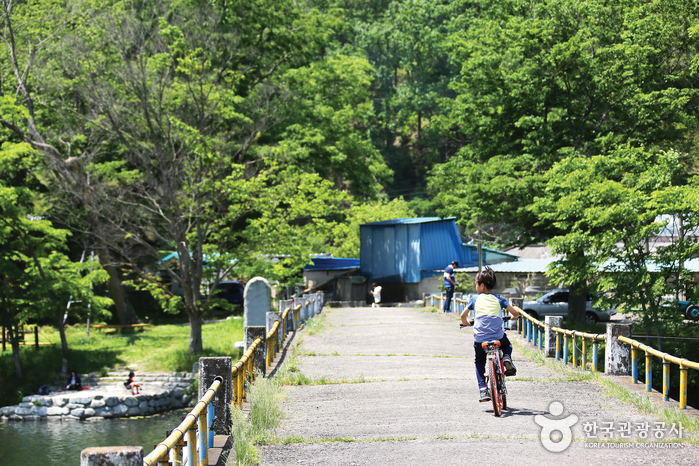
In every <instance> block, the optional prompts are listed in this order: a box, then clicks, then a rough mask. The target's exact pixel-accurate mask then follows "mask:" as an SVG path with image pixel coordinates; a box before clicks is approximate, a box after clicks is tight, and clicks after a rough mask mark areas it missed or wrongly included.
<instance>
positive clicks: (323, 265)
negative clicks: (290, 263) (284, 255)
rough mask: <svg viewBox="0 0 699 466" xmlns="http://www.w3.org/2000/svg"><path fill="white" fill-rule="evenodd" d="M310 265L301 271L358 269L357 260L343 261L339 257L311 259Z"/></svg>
mask: <svg viewBox="0 0 699 466" xmlns="http://www.w3.org/2000/svg"><path fill="white" fill-rule="evenodd" d="M311 260H312V261H313V263H312V264H310V265H307V266H305V267H304V268H303V270H346V269H358V268H359V259H345V258H339V257H311Z"/></svg>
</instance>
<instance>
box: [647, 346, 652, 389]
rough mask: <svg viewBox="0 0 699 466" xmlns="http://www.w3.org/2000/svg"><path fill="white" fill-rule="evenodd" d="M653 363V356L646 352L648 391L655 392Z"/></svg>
mask: <svg viewBox="0 0 699 466" xmlns="http://www.w3.org/2000/svg"><path fill="white" fill-rule="evenodd" d="M652 384H653V361H651V355H650V354H649V353H648V351H646V391H647V392H652V391H653V386H652Z"/></svg>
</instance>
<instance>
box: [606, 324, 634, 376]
mask: <svg viewBox="0 0 699 466" xmlns="http://www.w3.org/2000/svg"><path fill="white" fill-rule="evenodd" d="M620 336H624V337H627V338H630V337H631V324H607V341H606V345H605V354H604V372H605V373H606V374H607V375H631V347H630V346H629V345H627V344H626V343H624V342H621V341H619V340H618V338H617V337H620Z"/></svg>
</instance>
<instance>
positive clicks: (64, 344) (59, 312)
mask: <svg viewBox="0 0 699 466" xmlns="http://www.w3.org/2000/svg"><path fill="white" fill-rule="evenodd" d="M56 326H57V327H58V334H59V335H60V336H61V353H62V355H63V357H64V358H65V357H66V356H67V355H68V340H67V339H66V326H65V324H64V322H63V308H62V307H57V308H56Z"/></svg>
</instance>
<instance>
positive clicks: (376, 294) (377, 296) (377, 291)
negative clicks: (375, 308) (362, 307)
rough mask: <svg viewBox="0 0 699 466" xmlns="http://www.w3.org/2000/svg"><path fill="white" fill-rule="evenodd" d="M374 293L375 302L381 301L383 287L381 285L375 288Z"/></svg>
mask: <svg viewBox="0 0 699 466" xmlns="http://www.w3.org/2000/svg"><path fill="white" fill-rule="evenodd" d="M373 295H374V302H375V303H380V302H381V287H380V286H377V287H376V288H374V291H373Z"/></svg>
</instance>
